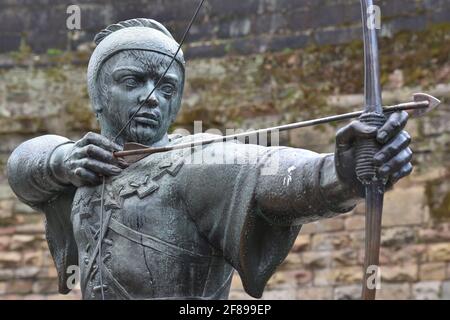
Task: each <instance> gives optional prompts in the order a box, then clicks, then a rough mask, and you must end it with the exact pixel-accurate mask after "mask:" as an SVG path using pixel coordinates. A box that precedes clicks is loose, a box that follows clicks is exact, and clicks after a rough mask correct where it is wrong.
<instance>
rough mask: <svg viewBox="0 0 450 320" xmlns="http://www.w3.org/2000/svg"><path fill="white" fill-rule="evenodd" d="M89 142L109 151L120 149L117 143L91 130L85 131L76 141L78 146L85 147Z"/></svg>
mask: <svg viewBox="0 0 450 320" xmlns="http://www.w3.org/2000/svg"><path fill="white" fill-rule="evenodd" d="M91 144H93V145H96V146H99V147H100V148H102V149H105V150H109V151H111V152H114V151H120V150H122V147H121V146H119V145H118V144H117V143H114V142H111V141H109V140H108V139H107V138H106V137H104V136H102V135H100V134H97V133H93V132H89V133H87V134H86V135H85V136H84V137H83V138H82V139H81V140H79V141H77V142H76V145H77V146H78V147H85V146H88V145H91Z"/></svg>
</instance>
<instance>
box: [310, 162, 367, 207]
mask: <svg viewBox="0 0 450 320" xmlns="http://www.w3.org/2000/svg"><path fill="white" fill-rule="evenodd" d="M319 183H320V190H321V193H322V196H323V198H324V199H325V201H326V202H327V203H328V204H329V207H330V209H332V210H333V211H335V212H348V211H350V210H351V209H353V208H354V207H355V205H356V204H357V203H358V202H359V201H361V200H362V199H363V197H362V195H361V192H360V190H359V189H360V188H359V186H360V183H359V182H358V181H356V182H355V181H353V180H351V181H349V180H347V179H344V178H342V177H341V176H340V175H339V173H338V170H337V168H336V165H335V159H334V156H333V155H332V154H330V155H328V156H325V158H324V159H323V163H322V167H321V171H320V181H319Z"/></svg>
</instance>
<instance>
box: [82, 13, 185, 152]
mask: <svg viewBox="0 0 450 320" xmlns="http://www.w3.org/2000/svg"><path fill="white" fill-rule="evenodd" d="M94 41H95V42H96V44H97V47H96V48H95V50H94V52H93V54H92V56H91V59H90V61H89V66H88V75H87V82H88V92H89V96H90V99H91V104H92V108H93V111H94V112H95V114H96V115H97V118H98V120H99V123H100V127H101V130H102V134H103V135H105V136H106V137H108V138H110V139H112V138H114V137H115V136H116V135H117V134H118V133H119V131H120V130H121V129H122V128H123V127H124V126H125V124H126V123H127V122H128V121H129V119H130V117H131V115H132V114H134V113H135V112H136V110H137V109H138V108H139V106H140V105H141V104H142V103H143V102H144V101H145V99H146V98H147V97H148V95H149V93H150V92H151V91H152V90H153V88H154V87H155V85H156V83H157V81H158V80H159V79H160V77H161V76H162V75H163V73H164V71H165V70H166V68H167V67H168V66H169V64H170V62H171V60H172V58H173V57H174V55H175V53H176V51H177V49H178V43H177V42H176V41H175V40H174V39H173V37H172V35H171V34H170V33H169V31H168V30H167V29H166V28H165V27H164V26H163V25H161V24H160V23H158V22H156V21H154V20H151V19H131V20H127V21H123V22H119V23H117V24H113V25H110V26H109V27H107V28H106V29H104V30H102V31H101V32H100V33H98V34H97V35H96V37H95V39H94ZM184 64H185V62H184V57H183V52H182V51H181V50H180V51H179V53H178V54H177V56H176V58H175V61H174V63H173V64H172V66H171V67H170V69H169V70H168V72H167V74H166V75H165V76H164V78H163V79H162V81H161V82H160V84H159V86H158V88H157V89H156V90H155V91H154V93H153V94H152V96H151V97H150V98H149V99H148V100H147V102H146V103H145V104H144V105H143V107H142V108H141V110H140V111H139V112H138V114H137V115H136V117H135V118H134V119H133V120H132V121H131V123H130V125H129V126H127V128H126V129H125V130H124V131H123V132H122V134H121V135H120V137H119V138H118V139H117V142H119V143H122V144H123V143H125V142H138V143H142V144H145V145H155V144H158V143H164V141H165V140H167V130H168V129H169V127H170V125H171V124H172V122H173V121H174V120H175V117H176V115H177V113H178V111H179V109H180V106H181V98H182V94H183V88H184Z"/></svg>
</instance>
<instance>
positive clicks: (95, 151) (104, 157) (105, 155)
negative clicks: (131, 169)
mask: <svg viewBox="0 0 450 320" xmlns="http://www.w3.org/2000/svg"><path fill="white" fill-rule="evenodd" d="M80 153H81V154H82V156H83V157H87V158H93V159H96V160H100V161H101V162H106V163H109V164H112V165H118V166H119V167H121V168H126V167H127V163H126V162H125V161H124V160H122V159H118V158H115V157H114V155H113V153H112V152H109V151H106V150H104V149H102V148H100V147H97V146H95V145H92V144H90V145H88V146H86V147H83V148H82V149H81V151H80Z"/></svg>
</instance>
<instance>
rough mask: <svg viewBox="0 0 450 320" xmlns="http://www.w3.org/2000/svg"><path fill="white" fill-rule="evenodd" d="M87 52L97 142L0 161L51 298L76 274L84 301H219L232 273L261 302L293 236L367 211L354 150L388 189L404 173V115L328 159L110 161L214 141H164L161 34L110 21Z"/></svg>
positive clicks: (174, 69)
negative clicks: (370, 149)
mask: <svg viewBox="0 0 450 320" xmlns="http://www.w3.org/2000/svg"><path fill="white" fill-rule="evenodd" d="M95 41H96V43H97V47H96V49H95V51H94V53H93V55H92V57H91V60H90V63H89V67H88V79H87V81H88V89H89V95H90V98H91V102H92V108H93V111H94V113H95V114H96V116H97V118H98V121H99V123H100V127H101V133H100V134H96V133H88V134H86V135H85V136H84V137H83V138H81V139H80V140H78V141H70V140H68V139H67V138H65V137H61V136H56V135H45V136H40V137H37V138H34V139H31V140H29V141H26V142H24V143H23V144H21V145H20V146H18V147H17V149H16V150H15V151H14V152H13V154H12V155H11V157H10V159H9V161H8V177H9V182H10V185H11V187H12V189H13V190H14V192H15V193H16V195H17V196H18V197H19V198H20V199H21V200H22V201H23V202H25V203H27V204H28V205H30V206H32V207H33V208H35V209H37V210H39V211H42V212H44V213H45V215H46V219H47V226H46V227H47V239H48V243H49V247H50V250H51V253H52V256H53V258H54V261H55V264H56V267H57V269H58V275H59V280H60V281H59V290H60V292H61V293H67V292H69V291H70V290H71V286H70V284H69V283H68V281H67V280H68V276H69V275H70V273H68V267H70V266H73V265H78V266H79V268H80V270H81V289H82V294H83V298H84V299H102V298H105V299H226V298H227V297H228V292H229V289H230V284H231V278H232V274H233V272H234V270H236V271H237V272H238V273H239V275H240V277H241V279H242V282H243V285H244V288H245V290H246V291H247V293H248V294H250V295H252V296H253V297H261V295H262V293H263V290H264V287H265V284H266V282H267V281H268V279H269V278H270V277H271V275H272V274H273V273H274V272H275V270H276V268H277V266H279V265H280V264H281V262H282V261H283V260H284V259H285V257H286V256H287V254H288V252H289V250H290V248H291V246H292V245H293V243H294V240H295V238H296V237H297V235H298V233H299V231H300V229H301V226H302V225H303V224H305V223H309V222H312V221H315V220H318V219H323V218H330V217H333V216H336V215H338V214H341V213H344V212H348V211H350V210H351V209H352V208H353V207H354V206H355V205H356V204H357V202H358V201H361V200H362V199H363V197H364V187H363V185H362V184H361V183H360V182H359V181H358V179H357V177H356V174H355V156H354V152H355V140H356V139H357V138H358V137H365V138H367V137H373V138H376V139H377V141H378V143H380V145H381V146H382V149H381V151H380V152H378V153H377V154H376V155H375V157H374V159H375V161H376V163H377V172H378V174H379V175H380V176H382V177H383V178H384V179H386V180H387V181H388V188H389V187H391V186H392V185H393V184H394V183H395V182H396V181H398V180H399V179H400V178H402V177H404V176H406V175H408V174H409V173H410V172H411V170H412V165H411V163H410V160H411V155H412V152H411V150H410V149H409V148H408V145H409V142H410V138H409V135H408V134H407V133H406V132H405V131H403V128H404V126H405V125H406V123H407V119H408V115H407V113H406V112H404V111H403V112H396V113H392V114H391V115H390V117H389V118H388V120H387V122H386V123H385V124H384V125H383V127H381V129H379V130H377V129H376V128H374V127H370V126H368V125H365V124H363V123H361V122H359V121H354V122H352V123H350V124H348V125H347V126H345V127H343V128H341V129H340V130H339V131H338V132H337V134H336V151H335V153H334V154H317V153H314V152H312V151H308V150H303V149H296V148H288V147H273V146H272V147H265V146H259V145H255V144H243V143H238V142H236V141H226V142H221V143H214V144H208V145H204V146H198V147H195V148H189V149H178V150H171V151H167V152H165V153H157V154H152V155H150V156H148V157H146V158H144V159H141V160H140V161H137V162H135V163H133V164H127V163H126V162H125V161H123V160H120V159H118V158H116V157H114V156H113V152H116V151H120V150H122V148H123V146H124V144H125V143H128V142H136V143H139V144H141V145H144V146H148V147H167V146H174V145H177V144H183V143H192V142H193V141H198V140H205V139H209V138H214V137H216V136H211V135H208V134H196V135H190V136H176V135H169V134H168V132H167V131H168V128H169V127H170V125H171V123H172V122H173V121H174V119H175V117H176V115H177V112H178V111H179V108H180V106H181V98H182V94H183V87H184V79H185V68H184V63H185V61H184V58H183V53H182V51H179V53H178V54H177V55H176V57H175V62H174V63H173V64H172V65H171V61H172V59H173V58H174V55H175V53H176V52H177V49H178V44H177V42H176V41H175V40H174V39H173V37H172V36H171V34H170V33H169V32H168V31H167V29H166V28H164V27H163V26H162V25H161V24H159V23H158V22H156V21H154V20H150V19H132V20H128V21H124V22H120V23H118V24H115V25H112V26H109V27H108V28H106V29H105V30H103V31H102V32H100V33H99V35H98V36H97V37H96V39H95ZM168 66H170V68H169V69H168V72H167V74H166V75H165V76H164V77H163V78H162V80H161V81H160V85H159V86H156V83H157V82H158V81H159V80H160V78H161V75H163V74H164V71H165V69H167V67H168ZM152 90H154V92H153V94H152V95H151V97H150V98H149V99H147V96H148V93H149V92H151V91H152ZM141 104H143V107H142V109H141V110H139V112H138V113H137V114H136V117H134V118H132V115H133V113H136V111H137V110H138V109H139V106H140V105H141ZM130 119H131V121H130ZM127 122H130V125H129V126H126V123H127ZM122 128H125V130H121V129H122ZM116 137H117V139H115V138H116ZM103 178H104V179H105V184H104V185H102V179H103ZM103 187H104V188H103Z"/></svg>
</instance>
